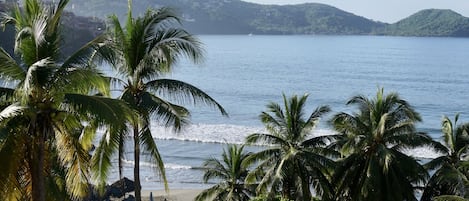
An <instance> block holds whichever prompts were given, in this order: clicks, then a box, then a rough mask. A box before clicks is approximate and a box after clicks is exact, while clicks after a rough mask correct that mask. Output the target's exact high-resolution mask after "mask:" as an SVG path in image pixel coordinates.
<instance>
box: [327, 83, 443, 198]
mask: <svg viewBox="0 0 469 201" xmlns="http://www.w3.org/2000/svg"><path fill="white" fill-rule="evenodd" d="M347 105H354V106H356V108H358V111H357V112H356V113H353V114H348V113H339V114H337V115H335V116H334V117H333V119H332V124H333V126H334V128H335V130H336V131H338V132H339V133H340V134H341V135H342V136H341V137H340V138H339V139H338V140H337V141H336V142H334V144H333V145H332V146H336V147H337V148H338V149H339V150H340V151H341V153H342V154H343V155H344V156H345V158H344V159H342V160H340V161H339V166H338V167H337V168H336V170H335V172H334V177H333V180H332V183H334V184H335V185H336V196H335V197H336V199H337V200H357V201H365V200H382V201H386V200H390V201H391V200H394V201H396V200H416V197H415V194H414V193H415V189H416V187H419V186H421V185H423V184H424V183H425V181H426V180H427V179H428V177H429V176H428V173H427V171H426V170H425V169H424V168H423V166H422V165H420V164H419V163H418V160H416V159H415V158H413V157H411V156H408V155H406V154H405V153H403V151H404V150H405V149H407V148H415V147H419V146H424V145H430V146H437V145H435V144H434V143H433V141H432V139H431V138H430V137H429V136H428V135H426V134H425V133H419V132H417V131H416V129H415V124H416V123H417V122H420V121H421V119H420V115H419V114H418V113H417V112H416V111H415V110H414V109H413V108H412V107H411V106H410V105H409V104H408V103H407V102H406V101H405V100H403V99H401V98H400V97H399V95H398V94H396V93H390V94H387V95H385V94H384V90H383V89H380V90H378V92H377V94H376V97H375V98H373V99H369V98H367V97H365V96H355V97H353V98H351V99H350V100H349V101H348V102H347Z"/></svg>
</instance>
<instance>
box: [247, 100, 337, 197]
mask: <svg viewBox="0 0 469 201" xmlns="http://www.w3.org/2000/svg"><path fill="white" fill-rule="evenodd" d="M307 98H308V95H304V96H301V97H298V96H293V97H291V98H289V99H287V97H286V96H285V95H283V101H284V108H282V107H281V106H280V105H279V104H277V103H270V104H268V105H267V108H268V111H267V112H262V114H261V115H260V119H261V121H262V123H264V125H265V128H266V129H267V131H268V132H269V133H268V134H263V133H256V134H252V135H249V136H248V137H247V139H246V141H247V143H266V144H267V145H269V147H268V148H267V149H265V150H263V151H260V152H258V153H254V154H253V155H251V156H250V157H249V158H248V161H257V163H258V164H259V165H258V166H257V167H256V168H255V169H254V170H252V171H251V172H250V173H249V175H248V177H247V181H248V183H254V182H256V179H258V178H260V181H259V182H258V187H257V192H258V193H265V192H266V191H268V192H269V194H270V196H274V194H276V193H277V190H281V194H282V196H283V197H284V198H286V199H288V200H292V199H295V200H311V196H312V194H311V192H310V188H311V185H312V187H313V189H314V190H315V191H316V193H317V194H318V195H320V196H323V198H326V197H328V196H329V195H330V194H331V193H332V189H331V185H330V183H329V181H328V179H329V178H330V175H331V171H332V169H333V168H334V164H335V163H334V162H333V161H332V160H331V159H329V158H328V157H327V156H328V155H332V156H334V155H336V154H335V153H336V152H334V151H332V150H330V149H327V148H325V143H326V142H327V141H328V140H330V138H331V136H319V137H311V130H312V129H313V128H314V127H315V126H316V124H317V122H318V120H319V118H320V117H321V116H322V115H323V114H324V113H326V112H328V111H329V107H327V106H321V107H318V108H316V110H314V111H313V112H312V113H311V114H310V115H309V116H306V117H305V114H304V110H305V108H304V107H305V103H306V100H307ZM269 188H270V189H269Z"/></svg>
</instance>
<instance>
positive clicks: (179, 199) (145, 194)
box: [142, 189, 204, 201]
mask: <svg viewBox="0 0 469 201" xmlns="http://www.w3.org/2000/svg"><path fill="white" fill-rule="evenodd" d="M203 190H204V189H170V190H169V194H167V193H166V192H165V190H152V189H142V200H143V201H149V200H150V193H151V194H152V195H153V200H154V201H164V200H166V201H193V200H194V198H195V197H196V196H197V195H198V194H199V193H200V192H202V191H203Z"/></svg>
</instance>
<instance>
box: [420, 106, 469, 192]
mask: <svg viewBox="0 0 469 201" xmlns="http://www.w3.org/2000/svg"><path fill="white" fill-rule="evenodd" d="M458 119H459V114H458V115H456V117H455V119H454V121H453V122H454V124H453V122H452V121H451V120H450V119H449V118H448V117H446V116H445V117H443V121H442V129H441V130H442V138H443V143H442V144H441V146H442V147H443V149H442V151H441V152H442V153H443V155H442V156H440V157H437V158H435V159H433V160H432V161H430V162H428V163H427V164H425V166H426V168H427V169H429V170H436V171H435V173H434V174H433V175H432V177H431V178H430V180H429V181H428V183H427V185H426V186H425V191H424V192H423V195H422V200H430V199H431V198H432V197H435V196H439V195H458V196H462V197H465V198H469V193H468V192H469V162H468V161H467V154H468V153H469V123H465V124H461V125H457V121H458Z"/></svg>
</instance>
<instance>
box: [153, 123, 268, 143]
mask: <svg viewBox="0 0 469 201" xmlns="http://www.w3.org/2000/svg"><path fill="white" fill-rule="evenodd" d="M264 132H265V130H264V128H262V127H248V126H239V125H229V124H193V125H190V126H187V127H186V128H184V129H183V130H182V131H181V132H179V133H176V132H174V131H173V130H172V129H169V128H165V127H162V126H153V127H152V133H153V137H154V138H156V139H164V140H184V141H196V142H211V143H230V144H242V143H244V139H245V138H246V136H248V135H250V134H253V133H264Z"/></svg>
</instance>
